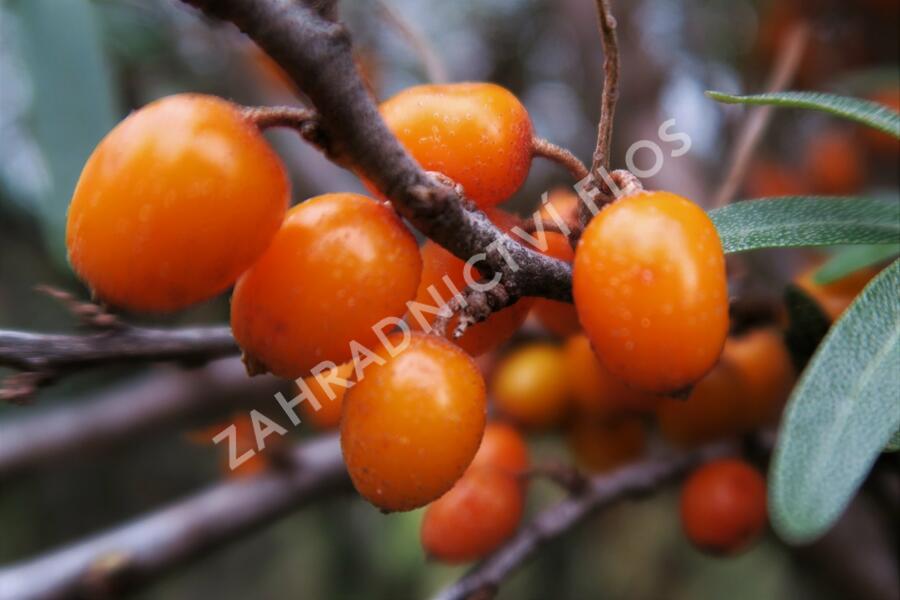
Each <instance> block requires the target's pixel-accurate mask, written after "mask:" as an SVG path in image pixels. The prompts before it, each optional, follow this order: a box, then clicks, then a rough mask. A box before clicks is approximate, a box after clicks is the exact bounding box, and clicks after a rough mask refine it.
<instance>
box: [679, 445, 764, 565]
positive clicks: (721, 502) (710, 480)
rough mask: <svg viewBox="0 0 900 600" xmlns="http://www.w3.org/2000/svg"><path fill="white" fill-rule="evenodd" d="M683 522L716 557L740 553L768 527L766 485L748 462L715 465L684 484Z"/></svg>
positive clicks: (696, 541)
mask: <svg viewBox="0 0 900 600" xmlns="http://www.w3.org/2000/svg"><path fill="white" fill-rule="evenodd" d="M681 522H682V525H683V527H684V531H685V533H686V534H687V536H688V538H689V539H690V540H691V542H693V543H694V545H696V546H697V547H698V548H700V549H702V550H706V551H709V552H712V553H716V554H734V553H736V552H740V551H741V550H744V549H745V548H746V547H747V546H748V545H749V544H750V543H751V542H752V541H753V540H754V539H756V538H757V537H758V536H759V535H760V534H761V533H762V531H763V529H764V528H765V526H766V482H765V480H764V479H763V477H762V475H760V474H759V472H758V471H757V470H756V469H754V468H753V467H752V466H750V465H749V464H747V463H745V462H744V461H741V460H736V459H730V460H717V461H714V462H711V463H709V464H707V465H705V466H703V467H701V468H699V469H697V470H696V471H695V472H694V473H693V474H692V475H691V476H690V478H688V480H687V482H686V483H685V484H684V488H683V489H682V492H681Z"/></svg>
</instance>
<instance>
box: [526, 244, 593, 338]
mask: <svg viewBox="0 0 900 600" xmlns="http://www.w3.org/2000/svg"><path fill="white" fill-rule="evenodd" d="M535 237H537V238H538V239H539V240H540V239H541V238H544V239H543V241H544V243H546V245H547V249H546V250H544V251H543V253H544V254H546V255H547V256H552V257H553V258H558V259H559V260H564V261H566V262H567V263H571V262H572V260H573V259H574V258H575V251H574V250H572V246H570V245H569V240H568V239H566V236H564V235H562V234H560V233H554V232H551V231H548V232H544V233H542V234H538V235H535ZM532 311H533V312H534V315H535V316H536V317H537V318H538V320H539V321H540V322H541V325H543V326H544V327H545V328H546V329H547V331H549V332H551V333H555V334H556V335H558V336H561V337H565V336H567V335H572V334H573V333H576V332H577V331H580V330H581V325H580V324H579V323H578V313H577V312H575V306H574V305H573V304H571V303H569V302H559V301H556V300H546V299H543V298H538V299H536V300H535V301H534V308H533V309H532Z"/></svg>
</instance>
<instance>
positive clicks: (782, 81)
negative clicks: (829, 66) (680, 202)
mask: <svg viewBox="0 0 900 600" xmlns="http://www.w3.org/2000/svg"><path fill="white" fill-rule="evenodd" d="M808 38H809V27H808V26H807V25H806V24H803V23H801V24H800V25H797V26H796V27H795V28H794V29H793V30H791V32H790V35H789V36H788V38H787V41H786V42H785V43H784V46H783V47H782V48H781V52H780V54H779V56H778V58H777V60H776V61H775V66H774V67H773V69H772V73H771V75H770V76H769V81H768V82H767V84H766V91H767V92H780V91H782V90H784V89H785V88H786V87H787V86H788V85H790V83H791V81H792V80H793V79H794V74H795V73H796V72H797V68H798V67H799V66H800V59H801V58H803V50H804V48H805V47H806V41H807V39H808ZM771 118H772V107H771V106H760V107H755V108H753V109H751V110H750V114H749V115H748V116H747V117H746V119H745V120H744V124H743V127H742V128H741V130H740V132H739V133H738V136H737V141H736V142H735V145H734V151H733V152H732V153H731V156H730V157H729V159H728V164H729V167H728V171H727V175H726V176H725V179H724V180H723V181H722V184H721V186H720V187H719V189H718V191H717V192H716V194H715V196H714V197H713V207H721V206H725V205H726V204H728V203H729V202H731V200H732V199H733V198H734V196H735V194H737V191H738V189H739V188H740V187H741V183H743V181H744V177H746V175H747V170H748V169H749V168H750V162H751V159H752V158H753V153H754V151H755V150H756V146H757V145H758V144H759V142H760V140H761V139H762V136H763V133H765V131H766V127H767V126H768V125H769V121H770V120H771Z"/></svg>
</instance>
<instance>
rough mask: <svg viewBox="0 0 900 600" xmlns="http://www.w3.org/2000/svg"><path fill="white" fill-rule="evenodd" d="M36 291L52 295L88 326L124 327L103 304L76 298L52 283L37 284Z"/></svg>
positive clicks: (99, 327) (101, 327) (98, 327)
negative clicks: (51, 284)
mask: <svg viewBox="0 0 900 600" xmlns="http://www.w3.org/2000/svg"><path fill="white" fill-rule="evenodd" d="M34 289H35V291H38V292H40V293H42V294H45V295H47V296H50V297H51V298H53V299H54V300H56V301H57V302H59V303H60V304H62V305H63V306H64V307H66V309H67V310H68V311H69V312H70V313H72V315H74V316H75V317H76V318H77V319H78V320H79V321H81V322H82V323H83V324H84V325H86V326H87V327H92V328H95V329H115V328H117V327H122V321H121V320H119V317H118V316H117V315H114V314H112V313H110V312H109V311H107V310H106V308H104V307H103V306H101V305H99V304H95V303H94V302H85V301H83V300H80V299H78V298H76V297H75V296H74V295H73V294H72V293H70V292H67V291H66V290H62V289H59V288H56V287H53V286H50V285H38V286H35V288H34Z"/></svg>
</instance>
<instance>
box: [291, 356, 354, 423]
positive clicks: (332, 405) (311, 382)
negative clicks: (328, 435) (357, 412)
mask: <svg viewBox="0 0 900 600" xmlns="http://www.w3.org/2000/svg"><path fill="white" fill-rule="evenodd" d="M352 377H353V362H352V361H351V362H348V363H345V364H343V365H340V366H339V367H337V368H336V369H329V370H327V371H324V372H322V373H320V374H319V375H318V377H314V376H309V377H306V378H304V380H303V381H305V382H306V385H308V386H309V390H310V391H311V392H312V393H313V395H314V396H315V398H316V402H318V403H319V410H316V409H315V408H314V407H313V405H312V403H310V402H304V403H303V404H302V405H301V406H302V407H303V411H304V412H305V413H306V416H307V417H308V418H309V420H310V421H312V423H313V425H314V426H315V427H316V428H317V429H334V428H336V427H337V426H338V425H339V424H340V422H341V410H342V408H343V405H344V394H345V393H346V392H347V389H348V388H347V387H345V386H344V385H342V383H344V382H347V383H349V384H350V387H352V385H353V381H351V379H352ZM329 392H330V394H329Z"/></svg>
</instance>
